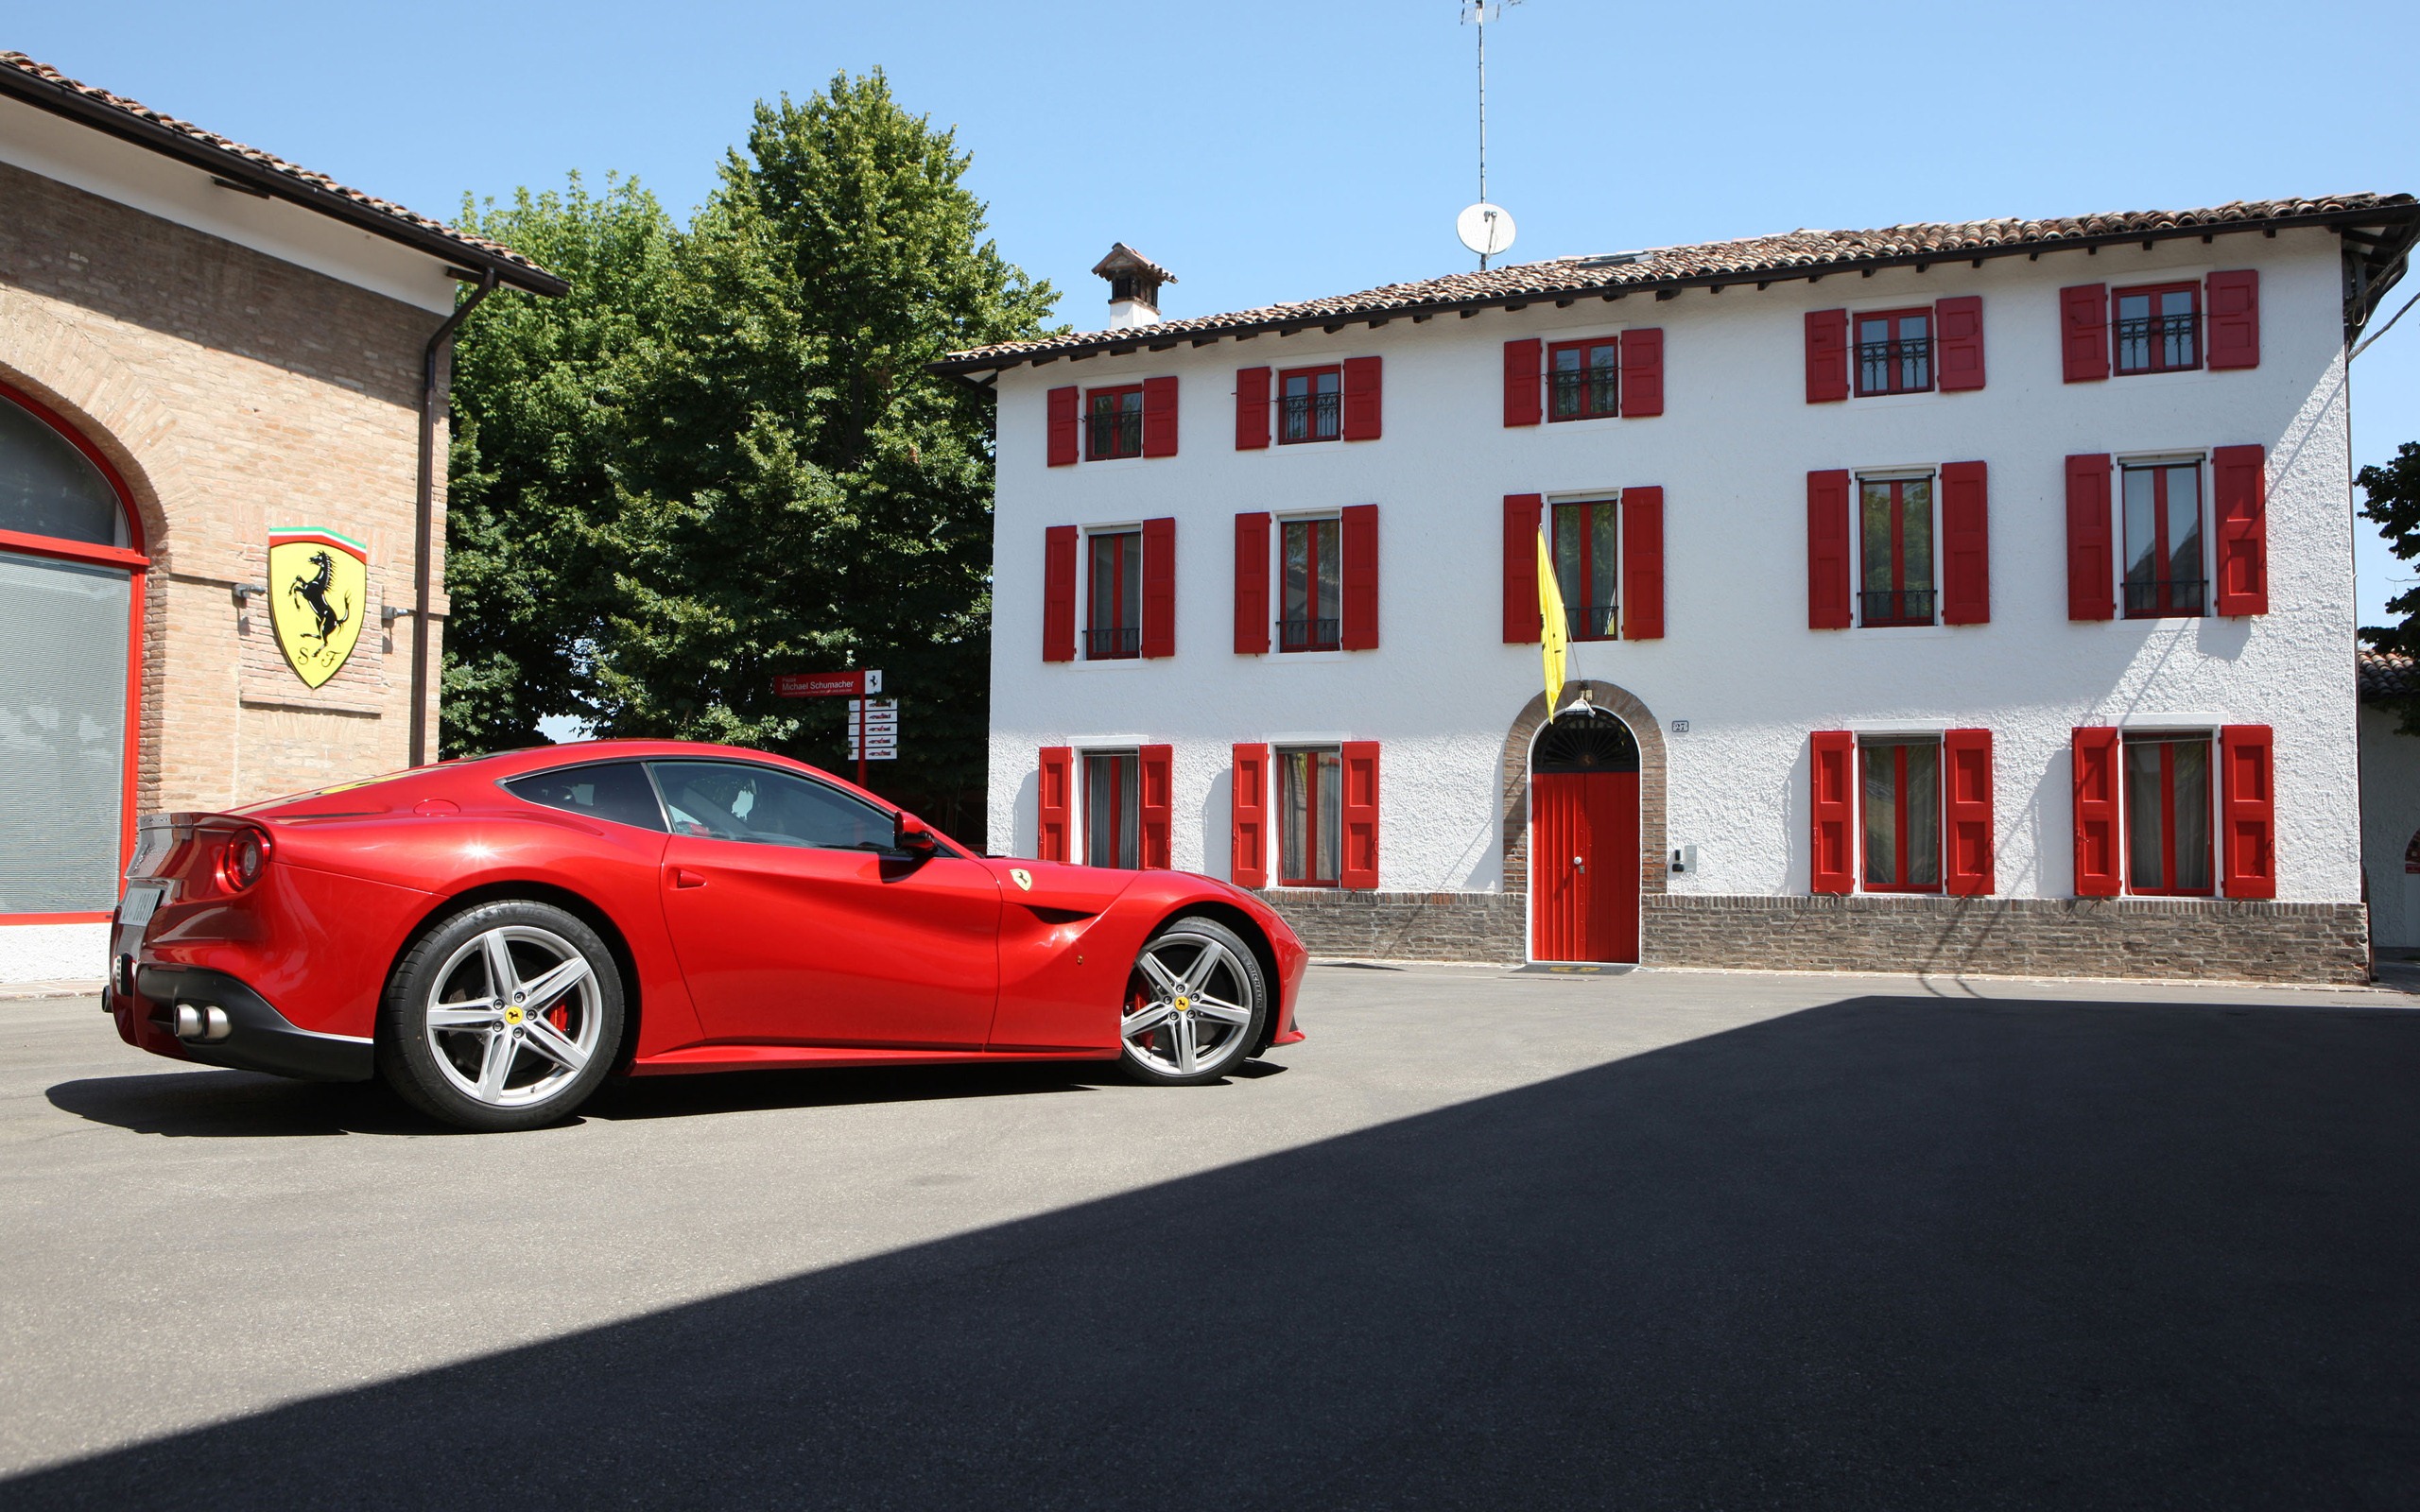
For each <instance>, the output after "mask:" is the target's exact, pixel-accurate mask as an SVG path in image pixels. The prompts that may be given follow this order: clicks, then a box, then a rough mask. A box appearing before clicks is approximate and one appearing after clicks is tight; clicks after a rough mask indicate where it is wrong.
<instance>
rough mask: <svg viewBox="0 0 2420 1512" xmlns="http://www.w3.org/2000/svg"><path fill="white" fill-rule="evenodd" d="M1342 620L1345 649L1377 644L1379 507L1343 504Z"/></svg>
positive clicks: (1371, 648)
mask: <svg viewBox="0 0 2420 1512" xmlns="http://www.w3.org/2000/svg"><path fill="white" fill-rule="evenodd" d="M1343 514H1344V583H1343V588H1344V605H1343V608H1344V623H1343V625H1341V626H1340V627H1339V630H1340V636H1339V644H1340V645H1341V646H1342V647H1343V649H1345V650H1347V651H1374V650H1376V649H1377V648H1378V507H1377V506H1376V505H1374V504H1348V505H1346V506H1345V507H1344V509H1343Z"/></svg>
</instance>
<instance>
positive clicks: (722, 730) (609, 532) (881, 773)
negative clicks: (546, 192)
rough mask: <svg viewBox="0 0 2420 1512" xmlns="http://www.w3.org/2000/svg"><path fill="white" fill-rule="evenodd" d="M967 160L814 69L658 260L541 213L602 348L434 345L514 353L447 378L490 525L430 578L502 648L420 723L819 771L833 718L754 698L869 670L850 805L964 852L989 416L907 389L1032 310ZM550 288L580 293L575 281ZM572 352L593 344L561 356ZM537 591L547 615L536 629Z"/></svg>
mask: <svg viewBox="0 0 2420 1512" xmlns="http://www.w3.org/2000/svg"><path fill="white" fill-rule="evenodd" d="M968 162H969V159H968V157H967V156H966V154H964V153H962V152H960V151H959V150H958V147H957V145H956V140H955V135H954V133H952V132H950V131H946V130H936V129H933V127H932V126H931V125H930V124H929V122H928V121H927V120H926V119H925V118H924V117H920V116H915V115H911V114H909V113H908V112H907V111H906V110H904V109H903V108H901V106H900V105H899V104H898V102H897V101H896V100H895V99H894V98H893V97H892V95H891V94H890V86H889V84H888V83H887V82H886V81H885V80H884V78H883V77H882V75H881V74H880V73H879V72H876V73H874V74H873V75H871V76H868V77H862V78H851V77H849V76H847V75H845V74H843V75H841V76H839V77H836V78H835V79H834V80H833V81H832V83H831V85H830V86H829V88H828V89H827V90H826V91H825V92H823V93H822V94H817V95H815V96H813V97H812V98H810V99H808V100H806V101H805V102H804V103H803V104H800V103H793V102H792V101H791V100H790V99H788V98H787V96H786V97H784V98H783V99H782V100H781V101H780V102H779V103H777V104H774V103H761V102H760V103H759V104H758V105H757V107H756V111H755V116H754V121H753V123H752V129H751V130H750V131H749V133H748V137H747V141H746V143H745V146H744V148H742V149H740V150H735V151H734V152H732V153H731V154H730V155H729V157H728V158H727V160H726V161H725V163H724V164H723V167H722V172H721V178H720V182H719V184H718V186H717V189H716V191H715V193H714V195H713V197H712V198H710V199H709V200H708V202H707V203H706V204H705V206H703V207H702V208H701V209H700V211H699V213H698V215H696V217H695V219H694V220H693V221H692V223H691V224H690V226H689V227H688V228H687V229H686V230H684V231H669V230H667V232H666V234H665V236H664V238H663V241H662V242H661V243H660V244H659V243H657V242H655V241H653V240H650V239H648V238H646V237H637V236H633V235H628V234H621V235H617V234H616V232H628V231H629V230H630V229H631V228H628V227H626V226H625V224H624V222H623V221H621V220H620V219H618V218H617V214H618V213H619V212H620V211H622V210H624V209H625V208H627V207H626V206H625V205H624V204H623V203H622V202H620V201H616V200H614V196H613V195H611V194H609V196H608V197H607V198H606V199H605V200H601V201H579V202H578V206H579V208H581V209H583V210H585V211H586V212H587V214H586V215H585V216H584V217H576V216H573V215H569V212H570V211H571V210H572V209H574V208H575V201H574V200H572V199H570V198H566V199H564V200H563V201H562V208H563V211H564V212H565V214H564V215H562V216H560V217H559V218H558V220H557V221H555V222H553V223H550V224H552V225H554V226H555V227H556V228H557V229H558V230H562V226H563V223H564V222H566V221H568V222H571V223H572V226H573V228H574V229H573V230H568V231H562V234H563V235H564V237H565V239H567V240H571V241H574V242H576V243H578V245H579V247H581V248H591V249H599V250H604V249H607V248H608V247H609V246H610V248H611V249H612V250H613V252H614V255H616V256H621V257H626V258H631V259H634V262H633V263H631V264H625V265H623V266H620V267H619V268H617V270H616V276H615V279H614V286H613V288H612V289H611V290H610V291H607V292H604V293H600V294H599V295H598V296H596V297H597V298H600V299H605V300H609V301H619V302H618V304H617V306H616V318H617V320H618V324H615V325H614V327H613V329H612V330H611V331H610V333H609V332H608V331H606V330H604V329H603V328H602V327H592V326H587V325H582V324H580V323H579V319H578V318H577V317H576V316H572V315H564V316H561V317H556V318H555V319H556V320H557V321H558V322H559V323H560V324H561V326H562V330H561V331H560V332H557V331H556V330H555V329H554V328H553V327H548V328H547V331H546V333H545V335H544V339H539V338H538V337H536V336H533V335H530V334H528V333H527V332H525V331H524V330H523V329H522V328H520V327H518V326H514V327H507V326H505V325H504V324H503V323H502V322H499V323H497V324H496V325H494V326H493V327H489V328H485V329H483V330H481V331H480V332H477V333H473V332H471V331H470V330H469V329H468V328H467V327H466V332H465V337H464V339H465V342H466V344H475V343H476V342H477V341H479V340H481V339H486V340H488V341H491V342H493V343H494V344H497V345H503V344H504V342H503V339H502V338H503V337H505V336H507V335H510V337H511V338H512V342H513V350H514V352H516V353H517V355H515V356H514V357H513V358H512V359H511V360H510V361H506V360H504V359H501V358H495V359H491V360H489V362H488V363H487V364H486V365H485V366H482V365H480V364H479V363H478V362H475V361H466V362H465V364H464V367H463V377H462V378H461V379H460V380H458V383H467V384H469V385H471V386H472V387H479V386H480V385H482V384H487V383H493V384H500V385H501V386H502V387H505V388H507V389H510V390H511V391H512V395H513V397H512V398H510V400H504V399H495V398H487V397H482V398H481V399H480V400H478V401H477V403H476V404H475V405H474V406H471V407H472V408H473V409H474V411H475V413H476V415H477V422H476V424H475V425H472V424H466V425H465V427H464V429H465V437H466V440H469V441H471V442H472V443H473V444H472V445H471V449H470V451H469V453H468V454H467V455H468V456H469V458H470V460H471V462H472V463H473V464H475V465H474V467H473V469H472V471H471V472H470V473H469V474H468V475H469V478H470V481H471V485H472V487H471V493H472V496H473V498H474V500H475V505H477V504H486V503H487V502H488V501H491V500H494V499H498V498H509V499H510V501H511V503H510V504H509V505H507V506H506V507H502V508H495V507H490V508H489V509H488V511H487V513H485V514H479V513H474V514H473V516H472V518H471V519H470V520H469V521H468V522H467V523H466V527H465V529H464V530H463V531H462V532H461V535H460V537H459V539H460V540H461V541H464V542H465V543H467V544H469V545H470V546H471V547H472V550H473V554H474V560H473V561H471V562H469V563H467V564H464V571H463V573H462V581H463V583H464V584H465V586H466V587H468V588H469V589H470V590H471V596H472V597H473V598H474V599H475V600H477V601H478V602H479V603H481V604H482V605H483V606H493V607H499V608H501V609H502V610H503V613H502V614H501V619H502V620H503V622H504V623H506V624H508V625H511V626H515V627H520V626H524V625H526V626H527V631H526V632H521V633H520V638H519V639H517V640H512V641H510V642H508V643H505V644H496V645H491V644H485V643H482V642H479V641H475V640H474V641H471V642H468V643H466V644H464V646H463V652H464V655H463V660H462V661H461V662H460V663H459V665H458V666H457V667H456V668H454V669H452V670H450V671H449V674H448V677H449V681H448V689H449V702H448V710H447V713H448V718H449V722H451V721H454V719H455V708H456V706H457V704H459V706H460V707H461V709H462V710H463V717H462V718H461V719H460V720H459V729H460V730H461V731H462V733H463V735H464V738H465V745H466V746H467V745H469V744H471V743H472V742H473V741H474V740H480V741H487V742H490V743H493V742H494V740H495V736H496V733H497V732H499V731H502V730H507V729H509V728H510V727H511V726H512V722H513V721H514V720H515V719H527V718H532V717H539V716H544V714H548V713H575V714H578V715H579V716H581V717H583V718H585V719H586V720H587V721H589V722H590V723H591V724H592V725H593V726H594V728H595V729H596V730H597V731H598V732H599V733H600V734H613V735H660V736H673V737H678V738H683V739H697V740H717V741H725V742H730V743H733V744H739V745H749V746H756V747H766V748H770V749H777V750H783V751H787V752H789V753H791V754H794V755H798V756H801V757H803V758H804V759H806V760H808V761H813V762H817V763H820V764H821V765H832V766H838V765H839V764H840V763H842V762H843V761H844V760H845V753H846V743H845V737H844V735H843V733H842V723H841V722H842V718H843V710H842V707H841V705H840V701H838V700H815V701H808V702H804V703H801V702H786V701H784V700H781V699H777V698H776V697H774V696H773V687H772V684H773V679H774V677H775V676H776V675H777V674H779V673H784V672H796V671H822V670H837V669H840V668H845V667H852V666H878V667H881V668H882V669H883V670H884V671H885V673H886V674H887V675H888V677H889V678H890V685H889V687H890V689H892V690H895V691H896V694H897V696H898V697H899V700H900V711H901V724H902V727H903V738H902V741H901V747H902V751H901V757H902V759H901V760H899V761H898V762H896V763H886V764H882V765H879V766H877V767H875V768H874V769H873V782H874V785H875V786H876V787H877V788H878V789H880V790H882V791H884V792H885V793H887V794H890V796H892V797H895V798H898V799H901V800H903V801H908V802H912V803H914V804H915V805H916V806H918V807H920V808H924V809H925V810H926V811H927V812H928V813H929V815H930V816H931V817H933V818H934V819H935V820H936V821H937V822H940V823H942V824H943V825H945V826H947V825H952V824H954V823H956V824H960V825H972V826H974V827H977V828H979V818H978V817H977V815H979V810H980V800H979V794H980V791H981V788H982V785H983V782H984V757H985V735H986V727H987V723H988V715H987V698H986V693H987V688H988V683H989V676H990V668H989V661H990V636H989V619H990V597H989V578H990V567H991V551H992V542H991V489H992V446H991V436H990V424H991V417H990V412H989V405H988V404H987V403H986V402H985V400H984V399H983V397H982V396H981V395H979V394H977V393H976V392H974V391H972V390H969V389H965V388H963V387H959V386H957V385H953V384H948V383H945V382H943V381H942V380H938V379H936V378H934V377H933V376H932V375H931V374H929V373H928V372H926V371H925V364H927V363H928V362H930V361H931V360H932V359H934V358H935V357H938V356H940V355H942V353H943V352H949V351H953V350H956V349H959V348H963V347H969V346H978V345H982V344H985V343H988V342H993V341H1002V340H1012V339H1016V338H1019V337H1024V336H1030V335H1039V334H1041V333H1042V331H1043V329H1044V324H1043V322H1044V321H1045V320H1046V318H1047V317H1048V314H1049V310H1050V306H1051V303H1052V301H1053V300H1054V298H1055V296H1054V295H1053V293H1052V291H1051V289H1050V287H1049V285H1047V284H1046V283H1038V282H1035V281H1032V280H1029V279H1028V278H1027V277H1026V276H1025V274H1024V273H1022V272H1021V271H1020V270H1018V269H1017V268H1015V267H1014V266H1011V265H1010V264H1009V263H1007V262H1006V261H1005V260H1004V259H1002V258H1001V256H1000V255H999V253H998V250H997V249H996V248H995V247H994V245H993V244H992V243H991V242H990V241H988V240H986V239H984V235H983V232H984V211H983V206H982V204H981V202H980V201H979V200H977V198H975V197H974V196H973V195H972V194H971V193H970V192H969V191H968V190H967V189H966V188H965V186H964V183H963V181H962V180H963V179H964V176H965V173H966V170H967V166H968ZM575 187H576V186H575ZM624 195H625V198H626V199H627V198H631V197H635V196H636V195H637V191H636V190H635V188H634V187H633V188H629V189H627V190H625V191H624ZM548 203H549V200H548V197H541V198H539V199H538V200H536V201H533V202H532V204H533V205H534V206H535V207H537V208H538V209H539V210H540V211H544V209H545V207H546V206H547V205H548ZM652 203H653V202H652V201H651V200H648V201H647V204H648V206H649V207H650V208H651V207H652ZM515 208H516V210H517V209H518V208H519V205H518V204H516V207H515ZM608 212H614V214H609V213H608ZM508 214H510V213H508ZM490 225H493V226H494V227H495V229H494V230H493V231H492V232H491V233H492V234H495V235H497V236H498V238H499V239H502V240H506V241H508V242H509V243H511V244H512V245H520V246H527V241H526V240H525V241H514V239H513V237H512V235H511V232H510V229H509V228H507V227H505V226H503V225H502V224H500V223H498V222H497V221H496V220H495V219H494V218H493V217H492V218H491V220H490V221H489V222H487V223H483V224H482V226H481V228H480V229H482V230H488V229H489V226H490ZM575 232H578V233H575ZM582 235H584V236H585V239H584V240H583V239H581V238H582ZM659 245H660V246H661V247H662V248H663V249H664V253H663V256H662V257H661V259H660V260H659V258H658V257H657V255H656V248H657V247H658V246H659ZM528 249H529V250H531V251H532V252H533V253H536V254H538V255H540V256H541V257H542V259H543V258H544V249H543V247H542V246H529V247H528ZM558 266H561V265H558ZM562 271H564V272H565V273H566V274H568V275H569V276H570V277H571V278H572V279H573V281H574V283H575V284H576V285H577V284H579V283H580V282H581V279H582V273H583V269H582V268H581V267H580V266H576V265H575V266H562ZM575 297H576V298H578V297H579V296H575ZM490 302H491V303H493V302H495V301H490ZM515 302H516V303H518V304H521V305H523V306H524V307H527V306H528V305H530V304H532V303H535V302H538V301H515ZM481 314H482V315H484V314H485V311H484V310H482V312H481ZM540 318H541V319H542V320H543V319H544V317H540ZM478 319H479V317H476V316H475V317H474V321H476V320H478ZM589 334H594V335H597V336H599V337H602V338H604V339H602V340H600V341H599V343H598V344H597V345H596V346H593V347H592V346H590V345H588V344H586V342H585V340H584V337H585V335H589ZM489 410H494V411H498V412H501V413H504V414H509V415H512V416H515V417H521V416H527V421H528V422H527V425H526V427H524V428H522V429H519V430H516V431H515V433H514V436H513V440H512V442H511V445H510V453H511V455H512V456H513V457H514V458H515V461H514V463H513V468H514V469H516V470H517V471H515V472H512V474H511V475H512V477H513V478H514V480H515V481H514V482H513V484H512V485H511V486H510V487H509V488H508V487H507V486H506V485H505V484H504V483H502V482H498V483H494V484H490V483H487V482H485V481H484V478H483V475H482V473H481V472H479V471H478V469H480V468H488V469H490V470H491V471H493V472H497V473H498V474H499V476H501V475H502V474H503V473H504V472H506V469H505V468H504V466H503V465H502V464H500V463H492V462H491V461H490V460H489V459H490V458H491V456H492V455H495V454H496V453H497V452H498V450H499V448H498V446H497V443H496V442H495V440H494V437H495V435H496V432H497V430H498V429H499V423H498V421H495V420H492V419H489V418H487V413H488V411H489ZM575 412H576V413H575ZM461 461H462V454H459V453H458V465H459V464H460V462H461ZM528 476H536V477H539V478H541V479H543V484H542V485H536V486H533V485H532V484H530V483H528V482H526V481H521V480H522V479H524V478H525V477H528ZM482 531H488V532H491V534H481V532H482ZM516 531H517V532H519V533H520V538H519V540H518V541H507V540H503V539H500V538H502V537H510V536H512V535H514V533H515V532H516ZM542 535H543V536H544V537H545V538H546V539H544V541H539V540H537V539H535V538H536V537H538V536H542ZM457 549H458V550H459V549H460V548H459V547H458V548H457ZM533 566H534V567H544V568H546V569H550V570H551V574H550V573H549V572H540V573H538V574H536V575H535V576H529V575H527V573H526V572H525V569H527V568H530V567H533ZM452 580H453V575H452V574H449V584H450V583H451V582H452ZM549 584H559V585H560V587H561V590H562V591H561V593H559V594H555V595H553V597H552V601H551V602H549V601H548V596H549V595H548V585H549ZM457 592H458V593H459V592H461V590H457ZM522 595H526V596H522ZM457 613H458V615H459V613H460V610H459V608H458V610H457ZM516 616H519V617H517V618H516ZM457 679H458V681H459V687H460V695H459V697H458V698H457V697H456V696H455V695H454V689H455V687H456V683H457ZM887 691H888V690H887ZM453 728H454V726H453V725H452V724H451V723H449V730H451V729H453ZM473 731H476V734H475V736H474V735H473V733H472V732H473ZM960 809H964V810H965V811H966V812H965V813H964V814H962V815H961V814H960V813H959V810H960Z"/></svg>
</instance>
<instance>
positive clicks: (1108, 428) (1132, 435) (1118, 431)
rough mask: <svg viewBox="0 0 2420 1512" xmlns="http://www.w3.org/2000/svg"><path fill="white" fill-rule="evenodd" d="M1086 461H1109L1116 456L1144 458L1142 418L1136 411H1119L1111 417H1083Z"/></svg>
mask: <svg viewBox="0 0 2420 1512" xmlns="http://www.w3.org/2000/svg"><path fill="white" fill-rule="evenodd" d="M1084 423H1085V426H1086V428H1087V434H1086V437H1085V446H1086V455H1087V459H1088V460H1091V461H1095V462H1100V461H1106V460H1108V459H1109V458H1111V457H1115V456H1140V455H1143V417H1142V415H1141V413H1140V412H1138V411H1134V410H1120V411H1118V412H1117V413H1115V414H1112V415H1088V416H1086V417H1085V418H1084Z"/></svg>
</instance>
